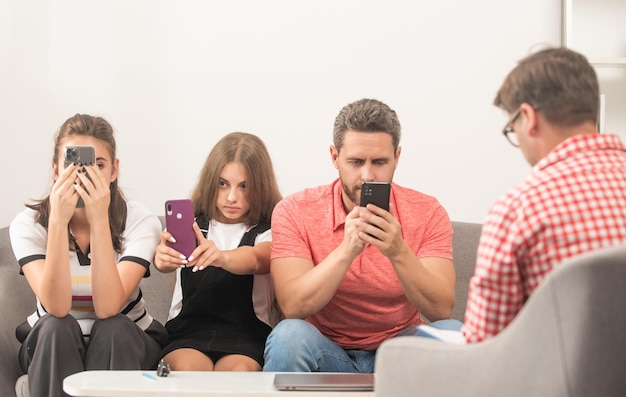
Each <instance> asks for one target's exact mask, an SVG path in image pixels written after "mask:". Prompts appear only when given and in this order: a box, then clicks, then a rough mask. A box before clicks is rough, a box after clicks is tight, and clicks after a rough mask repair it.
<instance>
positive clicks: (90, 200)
mask: <svg viewBox="0 0 626 397" xmlns="http://www.w3.org/2000/svg"><path fill="white" fill-rule="evenodd" d="M77 175H78V179H79V180H80V183H78V184H76V185H74V188H75V189H76V191H77V192H78V194H79V195H80V197H81V198H82V200H83V203H84V206H85V212H86V215H87V219H88V220H89V223H90V224H94V223H97V221H98V220H100V219H105V220H106V221H107V222H108V213H109V205H110V203H111V189H110V188H109V182H108V181H106V180H105V178H104V176H103V175H102V172H100V170H99V169H98V167H97V166H96V165H94V164H89V165H83V166H80V165H79V166H78V170H77Z"/></svg>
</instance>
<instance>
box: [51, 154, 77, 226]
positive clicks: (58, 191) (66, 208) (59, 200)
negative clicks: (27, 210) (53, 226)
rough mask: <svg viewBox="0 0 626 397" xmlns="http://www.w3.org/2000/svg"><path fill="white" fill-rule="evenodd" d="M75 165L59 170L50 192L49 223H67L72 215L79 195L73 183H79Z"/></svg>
mask: <svg viewBox="0 0 626 397" xmlns="http://www.w3.org/2000/svg"><path fill="white" fill-rule="evenodd" d="M77 170H78V166H77V165H70V166H69V167H67V168H65V169H63V170H62V171H60V172H59V177H58V178H57V179H56V181H54V185H52V190H51V192H50V219H49V222H50V223H55V222H60V223H61V224H64V225H67V224H69V222H70V219H71V218H72V215H74V209H75V208H76V202H77V201H78V198H79V197H80V196H79V194H78V192H77V191H76V188H75V185H76V184H77V183H79V181H78V176H77Z"/></svg>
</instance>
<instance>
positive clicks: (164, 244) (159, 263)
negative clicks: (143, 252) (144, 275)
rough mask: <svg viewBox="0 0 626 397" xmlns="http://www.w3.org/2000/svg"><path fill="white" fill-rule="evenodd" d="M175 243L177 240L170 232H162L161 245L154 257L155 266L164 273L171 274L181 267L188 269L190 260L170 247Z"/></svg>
mask: <svg viewBox="0 0 626 397" xmlns="http://www.w3.org/2000/svg"><path fill="white" fill-rule="evenodd" d="M168 242H169V243H175V242H176V239H175V238H174V236H172V234H171V233H170V232H168V231H163V232H161V243H160V244H159V245H158V246H157V248H156V253H155V255H154V265H155V266H156V267H157V269H159V270H160V271H162V272H171V271H174V270H176V269H178V268H179V267H186V266H187V263H188V260H187V258H186V257H185V255H183V254H181V253H180V252H178V251H176V250H175V249H174V248H172V247H170V246H169V244H168Z"/></svg>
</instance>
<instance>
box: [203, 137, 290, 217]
mask: <svg viewBox="0 0 626 397" xmlns="http://www.w3.org/2000/svg"><path fill="white" fill-rule="evenodd" d="M230 162H237V163H240V164H241V165H242V166H243V167H244V169H245V170H246V177H247V180H246V199H247V201H248V203H249V205H250V210H249V211H248V213H247V214H246V215H245V217H244V220H243V221H244V223H245V224H247V225H256V224H257V223H259V222H260V221H268V222H269V221H270V220H271V217H272V211H273V210H274V206H275V205H276V204H277V203H278V201H280V199H281V195H280V192H279V190H278V183H277V182H276V177H275V175H274V168H273V166H272V160H271V159H270V155H269V153H268V151H267V148H266V147H265V144H264V143H263V141H262V140H261V139H260V138H259V137H257V136H256V135H253V134H248V133H245V132H231V133H230V134H227V135H226V136H224V137H223V138H222V139H220V140H219V141H218V142H217V143H216V144H215V146H214V147H213V149H212V150H211V152H210V153H209V155H208V156H207V159H206V161H205V162H204V166H203V167H202V170H201V171H200V175H199V177H198V183H197V184H196V187H195V188H194V190H193V192H192V193H191V200H192V201H193V204H194V208H195V211H196V214H202V215H204V216H206V218H207V220H210V219H215V218H217V214H218V209H217V205H216V200H217V193H218V188H219V183H220V173H221V172H222V168H224V166H225V165H226V164H228V163H230Z"/></svg>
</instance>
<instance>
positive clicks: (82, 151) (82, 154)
mask: <svg viewBox="0 0 626 397" xmlns="http://www.w3.org/2000/svg"><path fill="white" fill-rule="evenodd" d="M63 158H64V166H65V168H67V167H68V166H69V165H70V164H95V162H96V150H95V149H94V147H93V146H66V147H65V149H64V152H63ZM84 206H85V202H84V201H83V198H82V197H79V198H78V202H76V208H83V207H84Z"/></svg>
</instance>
